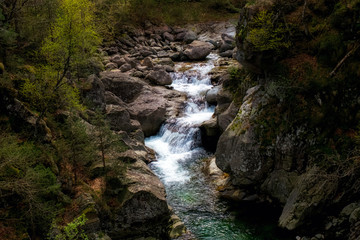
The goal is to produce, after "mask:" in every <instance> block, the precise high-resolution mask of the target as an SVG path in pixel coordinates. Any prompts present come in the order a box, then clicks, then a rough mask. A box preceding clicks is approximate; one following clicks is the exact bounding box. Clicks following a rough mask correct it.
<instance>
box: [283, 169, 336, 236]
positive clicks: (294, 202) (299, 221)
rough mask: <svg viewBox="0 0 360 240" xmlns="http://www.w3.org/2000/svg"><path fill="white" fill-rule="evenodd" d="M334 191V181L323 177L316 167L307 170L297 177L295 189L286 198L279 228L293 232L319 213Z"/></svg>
mask: <svg viewBox="0 0 360 240" xmlns="http://www.w3.org/2000/svg"><path fill="white" fill-rule="evenodd" d="M336 189H337V183H336V179H334V178H329V177H327V176H324V175H323V174H322V173H321V172H320V171H319V169H318V168H316V167H313V168H311V169H309V170H308V171H307V172H306V173H304V174H303V175H301V176H299V178H298V181H297V183H296V187H295V188H294V189H293V190H292V191H291V193H290V195H289V197H288V198H287V201H286V204H285V207H284V209H283V211H282V213H281V216H280V218H279V226H280V227H283V228H287V229H289V230H294V229H295V228H297V227H299V226H301V225H303V224H305V223H306V222H305V221H306V220H307V218H309V217H312V216H316V215H317V214H319V213H321V211H322V210H323V208H324V207H325V206H326V201H327V200H328V199H329V198H331V197H332V196H334V194H335V193H336Z"/></svg>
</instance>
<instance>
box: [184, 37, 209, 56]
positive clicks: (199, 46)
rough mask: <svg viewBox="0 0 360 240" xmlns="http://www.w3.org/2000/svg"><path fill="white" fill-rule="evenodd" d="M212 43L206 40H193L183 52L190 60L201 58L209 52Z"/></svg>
mask: <svg viewBox="0 0 360 240" xmlns="http://www.w3.org/2000/svg"><path fill="white" fill-rule="evenodd" d="M212 48H213V45H212V44H210V43H208V42H201V41H194V42H192V43H191V44H189V45H188V46H187V48H186V49H185V51H184V54H185V55H186V56H187V57H188V58H189V59H191V60H203V59H205V58H206V57H207V56H208V55H209V54H210V52H211V50H212Z"/></svg>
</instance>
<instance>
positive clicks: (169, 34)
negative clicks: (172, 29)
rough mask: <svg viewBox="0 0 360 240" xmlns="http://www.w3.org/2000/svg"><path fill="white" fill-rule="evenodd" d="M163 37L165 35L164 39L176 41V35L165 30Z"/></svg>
mask: <svg viewBox="0 0 360 240" xmlns="http://www.w3.org/2000/svg"><path fill="white" fill-rule="evenodd" d="M163 37H164V39H166V40H168V41H169V42H173V41H175V37H174V35H172V34H171V33H168V32H165V33H164V34H163Z"/></svg>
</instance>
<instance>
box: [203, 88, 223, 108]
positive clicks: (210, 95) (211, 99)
mask: <svg viewBox="0 0 360 240" xmlns="http://www.w3.org/2000/svg"><path fill="white" fill-rule="evenodd" d="M219 91H220V87H219V86H215V87H213V88H211V89H210V90H209V91H207V92H206V95H205V99H206V101H207V102H208V103H209V104H213V105H216V104H217V100H216V96H217V94H218V93H219Z"/></svg>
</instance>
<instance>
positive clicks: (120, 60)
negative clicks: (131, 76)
mask: <svg viewBox="0 0 360 240" xmlns="http://www.w3.org/2000/svg"><path fill="white" fill-rule="evenodd" d="M111 61H112V62H114V63H116V64H117V65H118V66H119V67H121V66H122V65H124V64H125V63H126V61H125V59H124V58H123V57H121V56H120V55H119V54H116V55H114V56H112V57H111Z"/></svg>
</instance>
